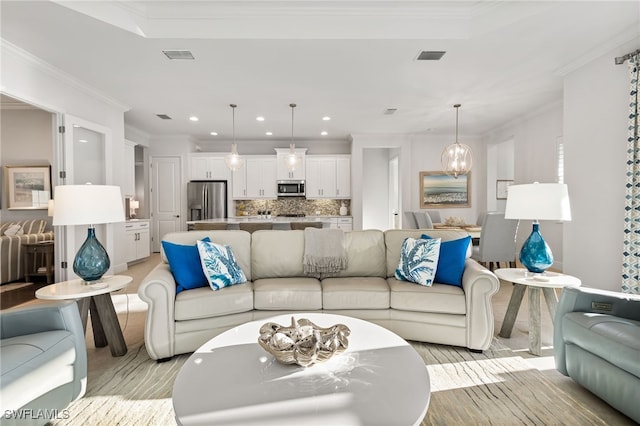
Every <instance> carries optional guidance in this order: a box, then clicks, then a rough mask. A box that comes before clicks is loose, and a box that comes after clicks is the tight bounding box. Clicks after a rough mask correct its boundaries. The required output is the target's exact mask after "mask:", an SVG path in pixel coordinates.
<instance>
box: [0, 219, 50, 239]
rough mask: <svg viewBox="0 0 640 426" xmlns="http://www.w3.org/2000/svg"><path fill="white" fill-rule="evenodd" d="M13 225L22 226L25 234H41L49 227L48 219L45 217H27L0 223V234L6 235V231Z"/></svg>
mask: <svg viewBox="0 0 640 426" xmlns="http://www.w3.org/2000/svg"><path fill="white" fill-rule="evenodd" d="M12 225H19V226H20V227H22V232H23V233H24V234H41V233H43V232H44V230H45V229H46V228H47V221H46V220H44V219H27V220H13V221H8V222H2V223H1V224H0V235H4V233H5V231H6V230H7V229H8V228H9V227H10V226H12Z"/></svg>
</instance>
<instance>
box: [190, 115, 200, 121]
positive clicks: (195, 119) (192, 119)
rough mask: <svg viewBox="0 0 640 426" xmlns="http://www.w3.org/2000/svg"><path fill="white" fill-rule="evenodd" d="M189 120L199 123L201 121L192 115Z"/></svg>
mask: <svg viewBox="0 0 640 426" xmlns="http://www.w3.org/2000/svg"><path fill="white" fill-rule="evenodd" d="M189 120H191V121H198V120H199V118H198V117H196V116H195V115H192V116H191V117H189Z"/></svg>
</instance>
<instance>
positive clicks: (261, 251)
mask: <svg viewBox="0 0 640 426" xmlns="http://www.w3.org/2000/svg"><path fill="white" fill-rule="evenodd" d="M425 232H426V233H428V234H429V236H431V237H433V238H441V239H442V241H447V240H455V239H459V238H463V237H465V236H466V235H467V234H466V233H465V232H463V231H455V230H426V231H425V230H388V231H384V232H383V231H379V230H365V231H353V232H346V233H345V246H346V254H347V259H348V263H347V268H346V269H344V270H342V271H340V272H339V273H338V274H337V276H335V277H331V278H324V279H322V280H319V279H316V278H312V277H308V276H305V274H304V273H303V256H304V249H305V241H304V238H305V233H304V231H297V230H296V231H276V230H271V231H256V232H254V233H253V234H249V233H248V232H245V231H232V230H229V231H191V232H177V233H170V234H167V235H166V236H165V237H164V240H165V241H169V242H173V243H176V244H195V243H196V241H197V240H199V239H202V238H204V237H207V236H208V237H209V238H211V241H212V242H214V243H218V244H229V245H230V246H231V247H232V249H233V252H234V254H235V258H236V260H237V262H238V265H239V266H240V267H241V268H242V270H243V272H244V274H245V275H246V277H247V280H248V281H247V282H246V283H243V284H237V285H234V286H231V287H224V288H222V289H221V290H217V291H213V290H211V288H209V287H202V288H195V289H191V290H185V291H182V292H180V293H178V294H177V295H176V283H175V280H174V278H173V275H172V273H171V271H170V269H169V264H168V263H167V261H166V258H165V257H164V254H163V262H162V263H161V264H160V265H158V266H157V267H156V268H155V269H154V270H153V271H151V272H150V273H149V274H148V276H147V277H146V278H145V279H144V280H143V282H142V284H141V285H140V287H139V290H138V294H139V296H140V298H141V299H142V300H144V301H145V302H146V303H148V305H149V309H148V312H147V318H146V324H145V332H144V338H145V343H146V349H147V352H148V353H149V355H150V356H151V357H152V358H153V359H159V360H160V359H166V358H170V357H172V356H174V355H177V354H182V353H188V352H193V351H195V350H196V349H197V348H198V347H200V346H201V345H202V344H204V343H205V342H206V341H207V340H209V339H211V338H212V337H214V336H216V335H217V334H220V333H222V332H224V331H226V330H228V329H230V328H232V327H235V326H237V325H239V324H243V323H245V322H248V321H252V320H258V319H263V318H267V317H270V316H274V315H279V314H283V313H296V312H317V311H323V312H328V313H334V314H341V315H347V316H352V317H357V318H360V319H363V320H367V321H371V322H373V323H376V324H378V325H381V326H383V327H385V328H387V329H389V330H391V331H393V332H395V333H397V334H398V335H400V336H401V337H403V338H405V339H408V340H416V341H424V342H431V343H439V344H446V345H455V346H463V347H467V348H469V349H471V350H478V351H481V350H484V349H487V348H488V347H489V345H490V344H491V339H492V337H493V313H492V308H491V297H492V296H493V295H494V294H495V293H496V292H497V291H498V288H499V282H498V279H497V278H496V276H495V275H494V274H493V273H492V272H490V271H489V270H487V269H486V268H484V267H483V266H481V265H480V264H478V263H477V262H476V261H474V260H472V259H470V258H467V259H466V261H465V262H466V263H465V269H464V274H463V277H462V287H457V286H452V285H445V284H438V283H435V284H434V285H433V286H431V287H425V286H421V285H418V284H414V283H410V282H405V281H398V280H396V279H395V278H394V273H395V269H396V268H397V266H398V262H399V259H400V252H401V247H402V242H403V240H404V238H406V237H413V238H419V237H420V235H421V234H423V233H425ZM256 339H257V336H256Z"/></svg>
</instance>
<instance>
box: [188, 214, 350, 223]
mask: <svg viewBox="0 0 640 426" xmlns="http://www.w3.org/2000/svg"><path fill="white" fill-rule="evenodd" d="M335 218H349V219H351V216H303V217H291V216H272V217H271V218H267V217H261V216H231V217H228V218H223V219H205V220H188V221H187V225H190V224H194V223H241V222H268V223H273V222H284V223H286V222H323V221H325V220H327V219H335Z"/></svg>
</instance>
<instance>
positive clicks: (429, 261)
mask: <svg viewBox="0 0 640 426" xmlns="http://www.w3.org/2000/svg"><path fill="white" fill-rule="evenodd" d="M439 256H440V238H433V239H416V238H405V239H404V241H403V242H402V249H401V251H400V263H399V264H398V268H397V269H396V273H395V277H396V279H399V280H402V281H411V282H414V283H416V284H421V285H424V286H431V285H433V279H434V278H435V276H436V270H437V268H438V258H439Z"/></svg>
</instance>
